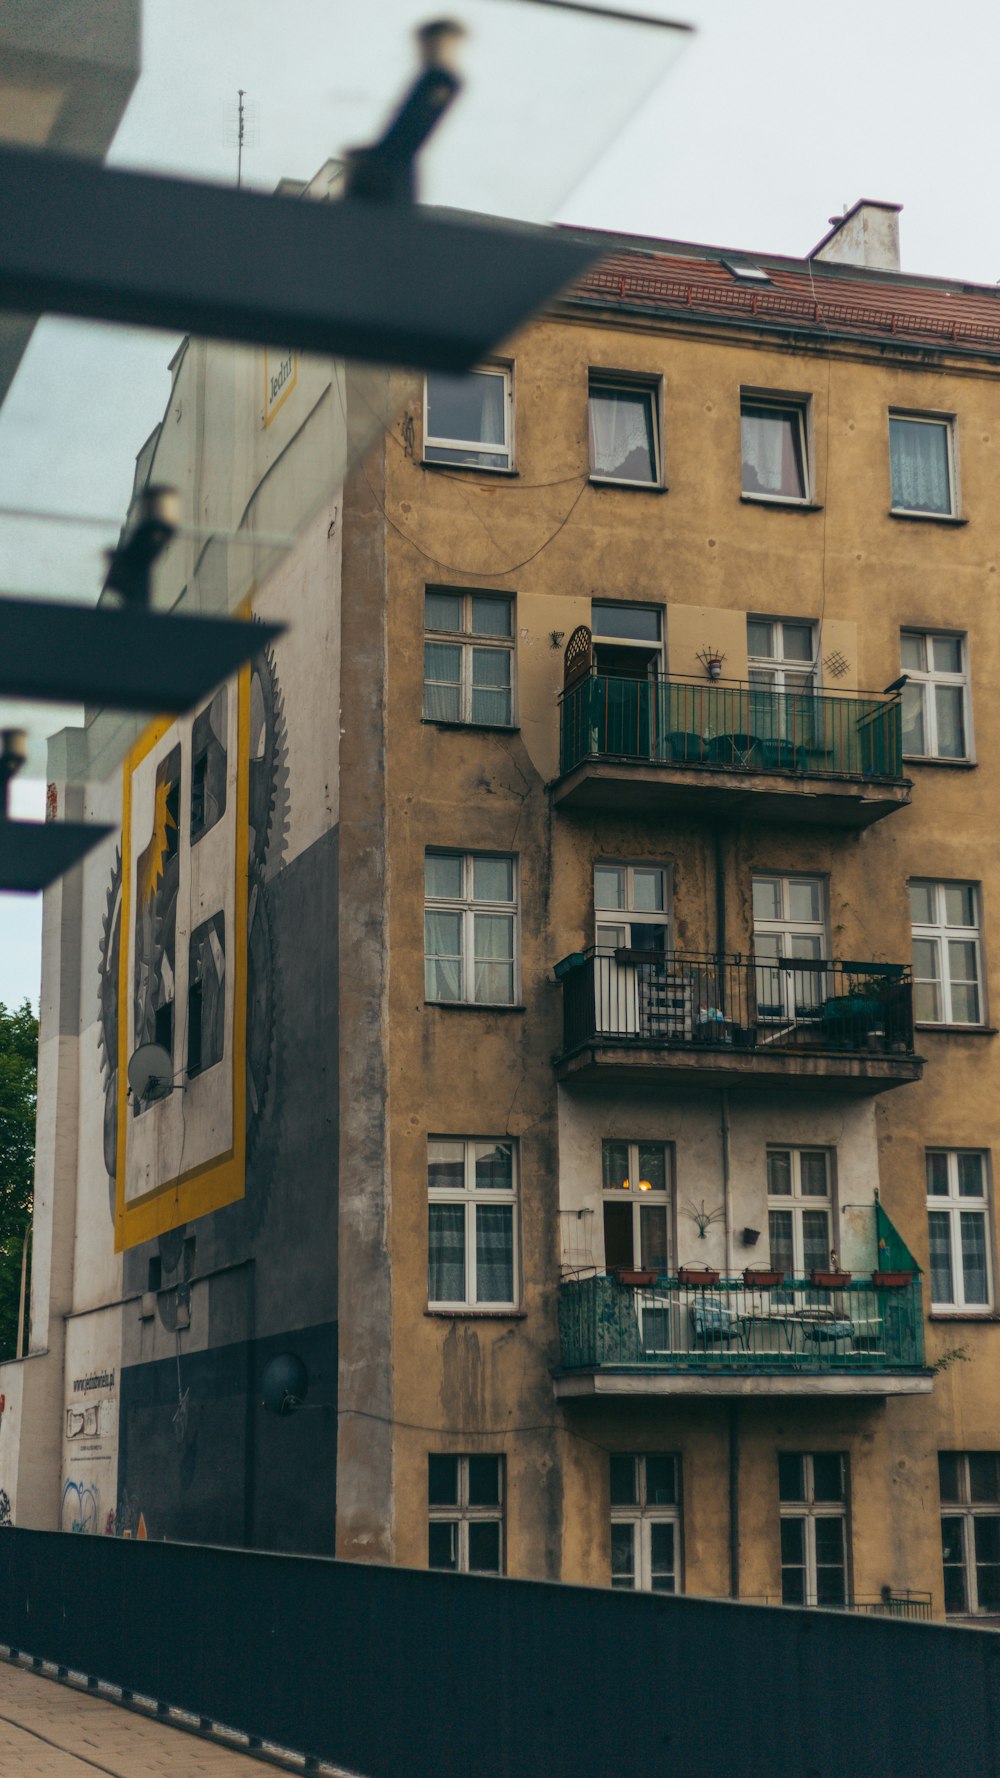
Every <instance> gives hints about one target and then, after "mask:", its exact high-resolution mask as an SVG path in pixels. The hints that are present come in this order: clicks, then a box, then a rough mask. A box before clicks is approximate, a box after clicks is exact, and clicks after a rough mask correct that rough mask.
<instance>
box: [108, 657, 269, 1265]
mask: <svg viewBox="0 0 1000 1778" xmlns="http://www.w3.org/2000/svg"><path fill="white" fill-rule="evenodd" d="M237 702H238V718H237V710H236V705H237ZM231 705H232V706H233V708H232V709H231ZM160 732H162V733H163V735H164V741H165V742H166V746H164V742H160V743H158V744H157V743H156V741H155V733H156V731H150V733H151V734H153V735H154V740H153V743H152V748H153V759H154V760H155V776H154V777H153V778H152V779H150V780H149V782H150V790H149V791H147V792H146V793H145V796H144V800H143V796H141V795H138V793H137V791H136V784H137V782H138V781H139V780H138V774H139V772H140V770H141V769H142V767H141V763H136V760H137V759H138V761H139V762H141V760H142V758H143V757H145V755H144V754H143V753H142V752H139V753H138V754H137V756H133V759H131V760H130V761H129V762H127V763H126V776H127V783H126V792H127V794H126V808H127V809H128V808H129V807H130V806H132V803H133V802H134V806H135V812H136V826H135V831H134V834H132V835H131V836H130V835H129V834H128V833H127V832H126V826H125V825H123V844H124V845H125V846H126V848H127V847H128V845H129V841H130V840H131V853H132V857H133V860H134V862H133V863H132V864H131V866H130V865H129V864H128V861H127V859H126V862H125V864H123V859H122V852H121V851H119V852H118V854H117V855H116V858H115V863H114V866H113V868H112V872H111V877H110V881H109V884H108V890H107V896H106V901H105V909H104V917H103V923H102V932H101V942H100V957H99V966H98V1042H99V1048H100V1061H101V1071H102V1078H103V1083H104V1142H103V1147H104V1165H105V1169H106V1171H107V1175H108V1181H109V1195H110V1204H111V1211H112V1215H113V1216H115V1215H116V1211H117V1214H118V1215H119V1216H120V1215H121V1209H122V1204H121V1194H122V1172H123V1166H124V1157H122V1165H119V1159H120V1157H119V1144H120V1134H121V1129H122V1125H121V1123H120V1118H119V1103H118V1096H119V1079H118V1076H119V1073H120V1071H121V1068H122V1065H123V1055H124V1039H125V1035H126V1034H125V1032H123V1031H122V1029H121V1026H120V1012H121V1007H120V1000H121V985H122V964H123V957H122V943H123V932H122V911H123V905H124V904H126V903H128V904H129V916H130V922H129V923H130V927H131V931H130V933H129V954H130V957H131V970H130V975H129V990H130V995H131V1006H130V1009H129V1011H130V1019H129V1027H130V1034H129V1038H128V1041H129V1045H130V1048H135V1047H136V1046H137V1045H138V1044H139V1043H143V1042H157V1043H162V1044H163V1046H164V1047H165V1048H167V1049H168V1050H169V1051H170V1053H171V1054H172V1056H173V1059H174V1068H175V1074H176V1075H177V1076H181V1077H183V1079H184V1081H185V1084H186V1083H187V1082H189V1081H195V1080H196V1079H197V1078H198V1077H200V1076H207V1075H208V1073H209V1071H210V1070H211V1069H213V1068H215V1067H217V1066H219V1065H220V1064H221V1063H223V1056H224V1049H225V1044H226V1026H227V1019H228V1020H229V1022H230V1027H231V1029H232V1031H233V1032H237V1031H239V1030H240V1028H241V1025H242V1023H243V1021H242V1018H237V1016H236V1013H237V1010H239V1008H238V1002H239V1001H240V999H241V997H242V995H244V994H245V1030H244V1036H243V1053H244V1057H245V1067H244V1068H241V1069H240V1071H239V1074H240V1075H242V1077H243V1082H245V1086H244V1087H243V1094H244V1096H245V1125H244V1127H243V1128H242V1129H240V1130H239V1132H238V1133H239V1134H240V1136H242V1138H243V1142H242V1156H241V1160H242V1166H245V1165H246V1164H247V1163H248V1162H249V1160H250V1158H251V1155H252V1153H253V1149H254V1146H255V1143H256V1141H257V1137H258V1133H259V1130H260V1127H261V1123H262V1121H263V1119H264V1118H265V1114H266V1112H267V1108H268V1095H269V1092H270V1093H272V1094H273V1080H272V1076H273V1071H274V1023H275V979H274V975H275V972H274V951H273V940H272V918H271V909H270V902H269V895H268V888H267V884H268V879H269V877H270V876H272V875H273V873H274V870H275V869H276V868H277V866H278V864H279V863H280V862H281V859H282V856H283V854H284V849H285V832H286V814H285V810H286V805H287V770H286V758H287V749H286V731H285V720H284V709H283V701H282V697H281V691H280V686H279V683H278V677H277V672H276V669H275V663H274V657H273V655H272V654H271V652H270V651H266V652H262V653H261V654H260V655H258V656H257V657H256V658H255V659H254V660H253V661H252V662H251V664H250V667H249V670H248V671H247V672H246V673H245V675H242V676H241V681H240V683H239V686H238V694H237V697H236V698H234V697H233V695H232V692H231V690H230V688H227V687H225V686H223V687H221V688H220V689H219V691H217V692H216V694H215V696H214V697H213V699H212V701H211V703H210V704H209V705H207V706H206V707H205V708H204V709H203V710H201V711H199V712H198V713H197V715H196V716H195V717H194V719H193V721H192V722H191V724H190V725H187V724H174V725H172V726H171V727H169V728H167V727H166V725H161V730H160ZM237 736H238V743H237V746H238V754H239V755H241V757H242V769H243V771H244V772H245V774H246V775H245V779H244V780H243V782H244V786H245V788H244V790H243V792H242V795H238V794H237V787H238V786H239V783H240V778H239V774H238V772H237V771H236V769H235V767H236V765H237V764H238V763H239V762H238V761H237V760H234V761H231V760H230V750H231V746H232V745H233V744H234V738H235V737H237ZM172 737H173V738H172ZM157 745H159V748H160V752H159V756H157V754H156V751H155V749H156V746H157ZM141 746H142V744H140V747H141ZM149 752H150V744H148V743H147V745H146V748H145V754H146V755H148V754H149ZM151 763H152V762H150V764H151ZM149 769H150V768H149V766H147V768H146V771H147V777H148V773H149ZM129 774H131V776H129ZM140 790H141V784H140ZM238 803H242V808H243V810H244V811H245V820H246V838H245V844H246V847H247V853H246V858H247V876H246V890H245V893H246V902H245V941H244V945H243V946H240V945H239V944H238V940H239V938H240V937H241V936H242V934H241V932H240V928H241V927H243V925H244V920H243V916H242V914H241V912H240V910H239V909H238V908H237V910H236V918H235V920H234V927H235V929H234V930H233V931H232V932H230V930H229V922H228V921H227V918H226V910H225V907H224V906H219V907H218V908H217V909H216V910H214V911H212V912H211V913H207V917H204V918H201V919H198V920H196V921H193V922H191V929H190V937H189V939H188V941H187V944H186V945H184V946H183V954H182V955H181V957H178V954H177V949H178V940H177V934H178V929H179V921H178V909H179V905H180V904H183V916H182V924H181V925H180V930H182V931H183V930H184V928H185V926H188V925H189V913H193V912H194V909H195V907H196V906H199V907H200V906H203V904H204V902H205V900H206V899H208V900H209V905H211V893H212V891H207V890H206V889H205V884H206V882H211V878H210V877H209V876H208V875H207V866H208V861H210V860H211V859H212V857H213V856H220V857H221V856H225V857H228V858H230V859H231V858H232V855H233V853H234V851H236V852H237V853H238V848H239V846H240V837H239V826H238V823H237V816H238V810H237V804H238ZM143 809H145V810H146V811H147V813H146V815H145V817H144V825H140V824H139V818H140V815H141V814H142V810H143ZM126 825H127V824H126ZM217 827H221V828H222V830H223V835H222V838H221V840H220V839H219V838H216V839H214V840H208V841H207V844H206V836H208V835H210V834H211V833H212V830H213V829H215V828H217ZM220 845H221V846H222V847H223V852H222V853H218V847H219V846H220ZM213 848H214V849H215V850H214V851H213ZM237 863H238V857H237ZM125 869H128V870H129V883H128V885H127V888H128V890H129V893H127V894H124V895H123V871H124V870H125ZM199 873H200V874H199ZM237 881H239V872H238V873H237ZM192 883H195V884H196V886H197V891H198V895H199V896H200V900H199V901H196V900H195V892H194V890H193V889H192V887H191V885H192ZM182 943H183V941H182ZM232 946H236V947H237V949H236V950H235V951H234V954H233V964H232V967H233V969H234V970H235V972H236V977H235V979H234V981H233V984H232V987H231V988H229V989H228V998H227V980H228V973H229V965H228V963H227V958H228V951H229V948H231V947H232ZM241 951H242V953H243V955H242V959H241V956H240V952H241ZM227 1008H228V1011H227ZM221 1072H222V1071H221V1069H220V1074H221ZM237 1078H238V1076H234V1085H235V1081H236V1079H237ZM175 1097H176V1098H178V1099H179V1098H180V1095H175ZM150 1109H151V1108H150V1107H148V1106H147V1107H139V1106H138V1105H137V1104H135V1103H133V1105H132V1107H131V1114H132V1115H131V1118H130V1119H129V1120H128V1124H127V1126H126V1127H128V1128H129V1129H132V1128H138V1127H140V1126H142V1125H144V1124H145V1123H146V1122H147V1121H150V1122H151V1121H152V1120H151V1119H148V1111H149V1110H150ZM180 1115H181V1120H182V1126H183V1121H184V1113H183V1110H182V1112H181V1114H180ZM240 1123H241V1124H243V1118H242V1117H241V1119H240ZM235 1134H236V1132H235V1131H234V1140H235ZM128 1140H129V1146H130V1147H131V1144H132V1137H131V1135H130V1136H129V1139H128ZM185 1140H186V1129H185V1128H183V1127H182V1134H181V1140H180V1144H179V1153H180V1156H181V1158H182V1159H183V1158H184V1141H185ZM231 1152H232V1153H236V1152H237V1150H236V1149H233V1150H231ZM199 1160H200V1156H199V1154H198V1153H197V1152H195V1155H194V1161H195V1167H194V1173H197V1171H198V1162H199ZM242 1166H241V1179H240V1181H239V1189H238V1190H230V1191H229V1193H228V1197H229V1198H231V1197H233V1196H239V1195H242V1192H243V1179H242ZM178 1171H180V1163H179V1162H178ZM191 1176H192V1175H191V1173H190V1172H189V1173H188V1174H185V1178H189V1177H191ZM221 1201H227V1199H226V1198H223V1199H222V1200H221ZM213 1207H215V1206H214V1205H213V1204H212V1203H210V1202H209V1203H207V1204H206V1209H210V1208H213ZM200 1213H201V1212H200V1211H195V1214H200ZM190 1214H191V1201H190V1198H189V1200H188V1203H187V1206H186V1209H185V1210H184V1211H183V1212H182V1213H180V1214H178V1215H177V1217H176V1219H175V1221H174V1223H173V1225H172V1228H173V1230H174V1232H175V1233H176V1232H177V1231H178V1230H180V1231H183V1227H184V1223H185V1220H186V1217H187V1216H190ZM160 1227H161V1233H166V1232H167V1231H166V1230H165V1229H164V1228H163V1225H162V1221H161V1224H160ZM137 1238H139V1239H142V1238H148V1237H144V1236H143V1235H142V1234H141V1233H140V1234H139V1236H138V1237H137ZM120 1244H124V1245H132V1244H133V1241H132V1240H131V1239H126V1240H125V1241H124V1242H123V1243H120ZM166 1245H167V1246H169V1245H170V1243H169V1242H168V1243H166Z"/></svg>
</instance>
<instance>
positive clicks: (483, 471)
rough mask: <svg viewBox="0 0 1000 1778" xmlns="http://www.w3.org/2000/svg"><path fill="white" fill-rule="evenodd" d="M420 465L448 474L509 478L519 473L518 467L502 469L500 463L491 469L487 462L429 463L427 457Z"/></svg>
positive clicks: (423, 458) (423, 467) (422, 467)
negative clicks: (503, 476) (502, 476)
mask: <svg viewBox="0 0 1000 1778" xmlns="http://www.w3.org/2000/svg"><path fill="white" fill-rule="evenodd" d="M420 467H421V469H430V470H433V471H440V470H443V471H444V473H445V474H446V475H505V476H507V478H508V480H510V479H511V478H513V477H516V476H517V475H518V474H519V471H518V470H516V469H502V468H500V466H499V465H498V466H497V468H496V469H491V468H490V466H489V464H487V463H428V461H427V458H426V457H421V459H420Z"/></svg>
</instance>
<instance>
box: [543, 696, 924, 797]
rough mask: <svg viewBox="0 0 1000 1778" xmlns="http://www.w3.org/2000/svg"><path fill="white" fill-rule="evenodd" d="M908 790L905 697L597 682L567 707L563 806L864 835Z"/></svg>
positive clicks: (563, 707)
mask: <svg viewBox="0 0 1000 1778" xmlns="http://www.w3.org/2000/svg"><path fill="white" fill-rule="evenodd" d="M910 791H911V785H910V781H909V779H908V778H904V776H903V749H902V718H901V712H900V702H899V698H898V697H870V696H861V695H855V696H850V697H849V696H846V695H844V694H838V695H834V694H833V693H829V692H774V691H768V690H767V689H766V688H763V687H761V686H759V685H749V684H743V683H740V682H736V681H733V682H728V683H726V684H719V683H710V682H705V683H697V684H689V683H685V682H684V681H682V680H678V679H668V678H666V677H661V678H657V679H619V678H612V677H610V676H605V675H602V674H599V673H598V674H591V675H590V677H588V678H586V679H582V680H578V682H577V683H576V684H575V685H574V686H572V687H570V688H569V689H568V690H566V691H565V692H564V693H563V695H562V699H561V702H560V758H559V777H558V779H557V780H556V783H555V785H554V787H553V791H552V797H553V802H554V803H555V804H556V805H557V806H559V807H561V808H566V809H574V810H591V809H601V808H614V809H615V810H617V811H621V812H626V813H627V812H629V811H632V812H635V813H638V814H650V815H654V814H660V813H662V812H664V811H667V810H669V811H673V812H675V813H687V814H696V815H710V816H712V815H714V816H719V815H729V814H738V815H739V816H740V817H741V818H742V819H745V818H748V817H749V818H750V819H754V820H761V821H788V820H795V821H809V822H813V823H825V824H827V825H829V826H833V827H843V828H855V829H857V828H863V827H869V826H871V824H872V822H873V821H880V820H881V819H882V818H883V816H885V815H891V814H892V812H893V810H894V809H901V808H904V807H905V806H906V804H907V803H908V802H909V801H910Z"/></svg>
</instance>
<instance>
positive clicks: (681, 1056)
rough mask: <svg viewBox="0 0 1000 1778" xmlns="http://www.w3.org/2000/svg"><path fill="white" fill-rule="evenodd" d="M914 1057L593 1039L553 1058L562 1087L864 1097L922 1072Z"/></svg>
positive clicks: (903, 1083) (904, 1083)
mask: <svg viewBox="0 0 1000 1778" xmlns="http://www.w3.org/2000/svg"><path fill="white" fill-rule="evenodd" d="M923 1067H924V1064H923V1058H922V1057H921V1056H909V1055H901V1056H892V1055H889V1056H887V1055H867V1054H864V1053H861V1054H859V1053H858V1052H857V1051H852V1052H850V1053H846V1052H845V1053H841V1054H836V1053H834V1054H830V1053H829V1052H827V1053H823V1054H819V1053H815V1052H812V1051H807V1050H796V1049H783V1050H779V1049H767V1048H758V1049H748V1050H736V1049H733V1048H732V1047H731V1046H726V1045H718V1046H716V1047H712V1046H709V1045H706V1046H704V1047H699V1048H694V1047H693V1046H692V1045H690V1044H686V1045H681V1044H678V1045H676V1046H673V1047H670V1048H667V1047H665V1046H664V1047H657V1046H654V1045H644V1044H641V1043H635V1044H622V1043H612V1042H607V1043H602V1042H601V1041H600V1040H598V1041H596V1042H594V1043H589V1044H586V1045H584V1046H583V1047H581V1048H580V1049H577V1050H574V1051H573V1052H572V1054H570V1055H562V1056H557V1057H556V1059H555V1072H556V1079H557V1080H559V1081H560V1082H561V1083H562V1084H563V1085H564V1086H583V1085H593V1084H596V1083H597V1082H598V1081H605V1082H607V1083H608V1084H609V1085H610V1084H621V1085H623V1086H624V1085H626V1084H630V1085H632V1086H635V1087H642V1086H646V1085H648V1086H653V1087H655V1086H657V1085H666V1084H668V1083H669V1084H670V1085H672V1086H691V1087H698V1086H702V1087H737V1088H738V1087H807V1088H808V1089H809V1090H810V1091H826V1092H837V1093H849V1094H855V1095H857V1096H858V1097H863V1096H865V1095H867V1094H871V1093H884V1092H886V1091H887V1090H888V1089H889V1088H891V1087H902V1086H907V1085H909V1084H910V1083H911V1082H913V1081H918V1080H919V1079H920V1077H921V1075H922V1073H923Z"/></svg>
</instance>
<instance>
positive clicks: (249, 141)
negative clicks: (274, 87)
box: [225, 86, 260, 191]
mask: <svg viewBox="0 0 1000 1778" xmlns="http://www.w3.org/2000/svg"><path fill="white" fill-rule="evenodd" d="M225 124H226V143H227V146H228V147H230V148H235V150H236V189H237V191H239V190H240V188H241V187H242V184H243V150H244V148H256V147H257V144H258V142H259V141H260V128H259V124H258V116H257V104H256V100H254V99H248V98H247V95H246V88H245V87H242V86H241V87H239V88H238V89H237V95H236V104H235V105H229V106H227V107H226V118H225Z"/></svg>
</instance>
